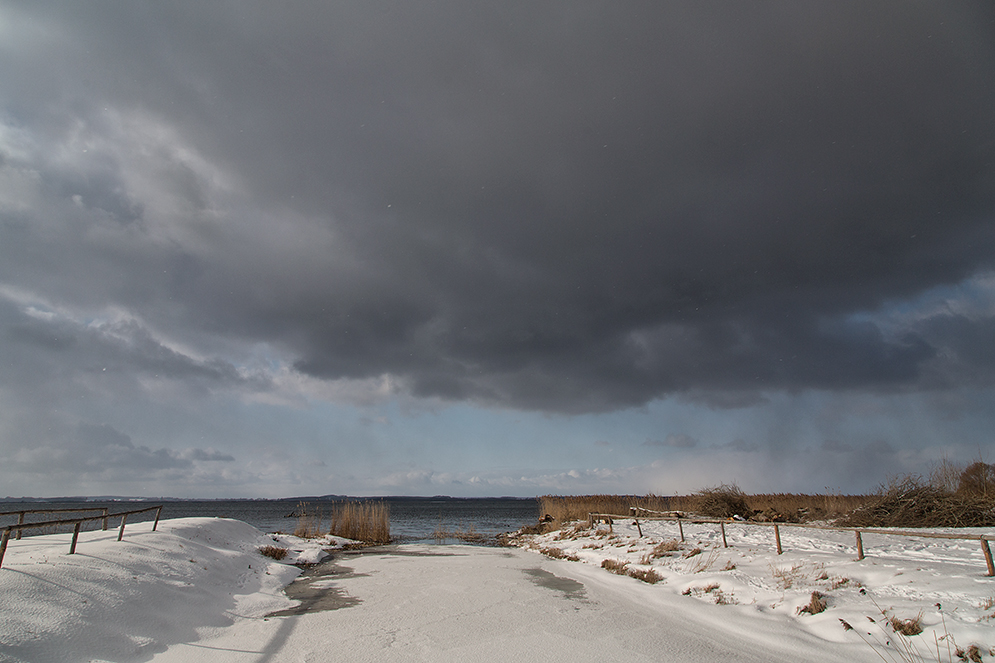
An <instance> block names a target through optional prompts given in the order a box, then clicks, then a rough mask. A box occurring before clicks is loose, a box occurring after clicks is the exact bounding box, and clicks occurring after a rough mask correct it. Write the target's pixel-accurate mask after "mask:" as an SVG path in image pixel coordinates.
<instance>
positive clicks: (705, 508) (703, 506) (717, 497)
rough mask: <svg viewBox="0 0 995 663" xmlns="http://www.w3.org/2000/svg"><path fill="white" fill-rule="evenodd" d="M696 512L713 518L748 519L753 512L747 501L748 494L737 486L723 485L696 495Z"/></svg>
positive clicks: (706, 489)
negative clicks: (734, 517)
mask: <svg viewBox="0 0 995 663" xmlns="http://www.w3.org/2000/svg"><path fill="white" fill-rule="evenodd" d="M696 497H697V500H696V502H695V508H694V510H695V512H696V513H700V514H701V515H703V516H711V517H713V518H732V517H733V516H739V517H741V518H746V517H747V516H751V515H753V510H752V509H750V505H749V504H748V503H747V501H746V493H744V492H743V491H742V490H740V489H739V486H736V485H735V484H722V485H720V486H716V487H715V488H705V489H703V490H700V491H698V492H697V493H696Z"/></svg>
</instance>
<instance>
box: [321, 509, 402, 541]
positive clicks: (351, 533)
mask: <svg viewBox="0 0 995 663" xmlns="http://www.w3.org/2000/svg"><path fill="white" fill-rule="evenodd" d="M328 533H329V534H333V535H335V536H341V537H343V538H346V539H352V540H354V541H363V542H365V543H390V540H391V539H390V505H388V504H386V503H384V502H337V503H335V504H333V505H332V513H331V526H330V528H329V530H328Z"/></svg>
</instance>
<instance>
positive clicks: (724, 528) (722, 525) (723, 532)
mask: <svg viewBox="0 0 995 663" xmlns="http://www.w3.org/2000/svg"><path fill="white" fill-rule="evenodd" d="M719 527H720V528H722V547H723V548H728V547H729V544H728V543H726V524H725V523H719Z"/></svg>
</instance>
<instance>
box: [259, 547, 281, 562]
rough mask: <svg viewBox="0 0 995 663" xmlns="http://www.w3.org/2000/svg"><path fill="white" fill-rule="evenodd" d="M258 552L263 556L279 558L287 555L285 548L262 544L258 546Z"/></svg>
mask: <svg viewBox="0 0 995 663" xmlns="http://www.w3.org/2000/svg"><path fill="white" fill-rule="evenodd" d="M259 554H260V555H263V556H264V557H272V558H273V559H276V560H281V559H283V558H284V557H286V556H287V549H286V548H281V547H279V546H262V547H261V548H259Z"/></svg>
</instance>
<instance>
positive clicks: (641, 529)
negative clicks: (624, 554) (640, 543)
mask: <svg viewBox="0 0 995 663" xmlns="http://www.w3.org/2000/svg"><path fill="white" fill-rule="evenodd" d="M632 522H634V523H635V524H636V529H637V530H638V531H639V538H640V539H641V538H643V528H642V527H640V526H639V519H638V518H636V519H635V520H633V521H632Z"/></svg>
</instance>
